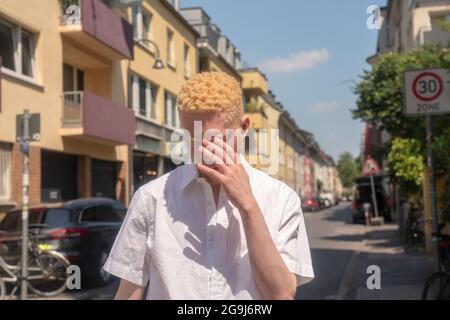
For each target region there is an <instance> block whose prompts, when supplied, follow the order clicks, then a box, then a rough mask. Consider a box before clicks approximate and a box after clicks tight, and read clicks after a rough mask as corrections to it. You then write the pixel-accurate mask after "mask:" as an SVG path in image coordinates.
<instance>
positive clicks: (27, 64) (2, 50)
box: [0, 20, 36, 78]
mask: <svg viewBox="0 0 450 320" xmlns="http://www.w3.org/2000/svg"><path fill="white" fill-rule="evenodd" d="M34 47H35V37H34V35H33V34H31V33H29V32H28V31H25V30H24V29H23V28H22V27H20V26H17V25H14V24H12V23H9V22H6V21H4V20H0V56H1V57H2V60H3V63H2V64H3V67H4V68H6V69H9V70H11V71H15V72H16V73H18V74H21V75H24V76H27V77H30V78H35V77H36V70H35V69H36V68H35V57H34Z"/></svg>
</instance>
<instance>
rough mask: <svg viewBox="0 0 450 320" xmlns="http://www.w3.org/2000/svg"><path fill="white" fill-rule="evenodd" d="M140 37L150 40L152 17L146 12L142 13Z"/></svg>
mask: <svg viewBox="0 0 450 320" xmlns="http://www.w3.org/2000/svg"><path fill="white" fill-rule="evenodd" d="M142 28H143V29H142V37H143V38H144V39H149V40H153V39H152V15H151V14H150V13H148V12H146V11H144V12H143V13H142Z"/></svg>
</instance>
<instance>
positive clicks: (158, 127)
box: [121, 0, 198, 189]
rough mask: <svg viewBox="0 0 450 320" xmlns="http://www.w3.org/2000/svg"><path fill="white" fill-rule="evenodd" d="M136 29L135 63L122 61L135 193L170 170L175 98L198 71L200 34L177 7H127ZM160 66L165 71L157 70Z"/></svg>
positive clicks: (155, 1)
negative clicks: (131, 118)
mask: <svg viewBox="0 0 450 320" xmlns="http://www.w3.org/2000/svg"><path fill="white" fill-rule="evenodd" d="M126 13H127V17H128V20H129V21H130V23H131V24H132V25H133V29H134V40H135V45H134V52H135V55H134V60H133V61H131V62H128V61H123V62H122V64H121V69H122V73H123V74H125V75H126V77H125V79H128V82H127V80H125V79H124V80H123V85H124V87H127V86H128V87H129V90H127V97H128V104H129V106H130V107H131V108H132V109H133V110H134V112H135V116H136V124H137V129H136V145H135V147H134V150H133V154H132V158H133V163H132V167H133V170H132V172H133V174H132V176H133V178H134V182H133V186H134V189H136V188H137V187H139V186H140V185H142V184H144V183H146V182H148V181H149V180H151V179H153V178H155V177H157V176H160V175H162V174H163V173H165V172H168V171H170V170H172V169H173V168H174V167H175V165H174V164H173V162H172V161H171V157H170V156H171V148H170V145H171V144H170V140H171V134H172V132H173V131H174V130H175V128H177V127H179V120H178V111H177V107H176V96H177V95H178V92H179V90H180V89H181V86H182V85H183V83H184V82H185V81H186V79H188V78H189V77H190V76H192V75H193V74H195V73H197V72H198V53H197V48H196V39H197V37H198V33H197V32H196V30H195V29H194V28H193V27H192V26H191V25H190V24H189V23H188V22H187V21H186V20H185V19H184V18H183V17H182V16H181V14H180V13H179V12H178V7H177V4H176V2H173V3H171V2H169V1H167V0H145V1H142V2H135V4H134V5H132V6H130V7H127V8H126ZM158 59H159V60H160V62H161V63H162V66H163V68H160V67H159V66H157V65H155V63H156V62H159V61H158Z"/></svg>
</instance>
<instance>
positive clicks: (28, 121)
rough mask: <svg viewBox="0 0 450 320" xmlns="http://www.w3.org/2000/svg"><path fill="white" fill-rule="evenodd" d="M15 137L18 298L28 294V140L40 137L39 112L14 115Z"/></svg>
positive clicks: (24, 297)
mask: <svg viewBox="0 0 450 320" xmlns="http://www.w3.org/2000/svg"><path fill="white" fill-rule="evenodd" d="M16 135H17V137H16V139H17V141H18V142H20V148H21V151H22V153H23V176H22V202H23V204H22V255H21V269H20V278H21V284H20V298H21V299H22V300H26V299H27V294H28V282H27V278H28V217H29V212H28V205H29V189H30V175H29V154H30V142H31V141H37V140H39V138H40V116H39V114H30V112H29V111H28V110H24V112H23V114H21V115H17V117H16Z"/></svg>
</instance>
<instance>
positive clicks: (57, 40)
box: [0, 0, 135, 209]
mask: <svg viewBox="0 0 450 320" xmlns="http://www.w3.org/2000/svg"><path fill="white" fill-rule="evenodd" d="M133 56H134V50H133V45H132V26H131V25H130V24H129V23H128V22H127V21H125V20H124V19H123V18H122V17H121V16H120V15H119V14H117V13H116V12H114V11H113V10H112V9H111V8H110V7H109V6H107V5H106V4H105V3H104V2H102V1H100V0H79V1H63V0H62V1H59V0H49V1H39V0H27V1H24V0H20V1H17V0H4V1H1V3H0V57H1V61H2V66H1V72H0V73H1V97H0V100H1V110H0V123H1V125H0V141H1V142H0V170H1V171H0V182H1V186H0V191H1V194H0V206H2V208H4V209H5V208H9V207H11V206H14V205H20V204H21V202H22V189H21V186H22V153H21V151H20V145H19V144H18V143H17V142H16V136H15V133H16V116H17V115H18V114H20V113H22V112H23V110H24V109H28V110H29V111H30V112H31V113H39V114H40V117H41V132H40V141H38V142H33V143H32V144H31V148H30V203H32V204H36V203H40V202H48V201H65V200H70V199H74V198H79V197H90V196H103V197H110V198H115V199H118V200H120V201H122V202H124V203H127V201H128V197H129V194H128V184H129V178H130V177H129V174H128V148H129V147H128V146H130V145H134V143H135V137H134V131H135V119H134V115H133V112H132V110H130V109H129V108H127V101H126V90H125V86H124V85H123V79H124V77H125V75H124V74H123V71H122V68H121V64H122V62H123V61H129V60H131V59H133Z"/></svg>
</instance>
